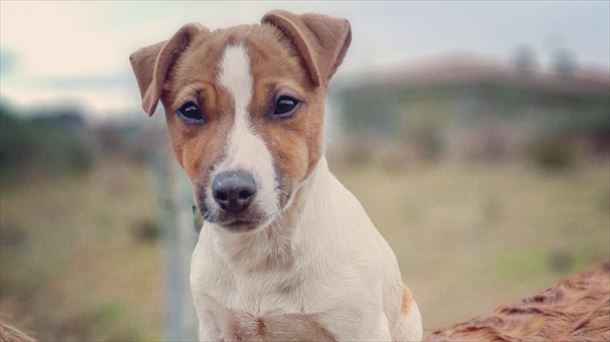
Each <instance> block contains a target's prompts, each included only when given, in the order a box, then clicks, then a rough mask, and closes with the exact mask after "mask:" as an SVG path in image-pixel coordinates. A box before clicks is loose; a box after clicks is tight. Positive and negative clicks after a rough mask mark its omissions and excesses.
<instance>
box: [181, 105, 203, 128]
mask: <svg viewBox="0 0 610 342" xmlns="http://www.w3.org/2000/svg"><path fill="white" fill-rule="evenodd" d="M178 114H179V115H180V116H181V117H182V119H183V120H184V121H186V122H192V123H199V122H202V121H203V115H202V113H201V109H199V107H198V106H197V105H196V104H195V103H194V102H192V101H189V102H187V103H185V104H183V105H182V106H181V107H180V108H179V109H178Z"/></svg>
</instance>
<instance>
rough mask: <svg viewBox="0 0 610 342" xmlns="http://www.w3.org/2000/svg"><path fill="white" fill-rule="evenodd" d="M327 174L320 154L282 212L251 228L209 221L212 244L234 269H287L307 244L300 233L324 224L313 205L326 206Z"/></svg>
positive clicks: (328, 172) (249, 270) (324, 158)
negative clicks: (228, 227) (233, 228)
mask: <svg viewBox="0 0 610 342" xmlns="http://www.w3.org/2000/svg"><path fill="white" fill-rule="evenodd" d="M330 176H331V175H330V170H329V169H328V164H327V161H326V157H324V156H322V157H321V159H320V161H319V162H318V164H317V165H316V167H315V168H314V170H313V171H312V173H311V174H310V175H309V177H308V178H307V179H305V180H304V181H303V182H302V183H301V184H300V185H299V186H298V188H297V190H296V191H295V195H294V196H293V198H291V200H290V201H289V203H288V204H287V206H286V208H285V209H284V210H283V211H282V213H281V215H280V216H277V217H275V218H274V219H273V220H272V221H271V222H270V223H268V224H267V226H266V227H262V228H259V229H257V230H256V231H254V232H246V233H244V232H239V233H236V232H230V231H227V230H225V229H223V228H221V227H216V226H213V225H210V227H209V229H211V230H212V234H211V235H212V236H213V239H214V241H213V244H214V248H215V249H216V251H217V252H218V253H219V254H220V255H221V256H223V259H225V261H226V262H227V264H228V266H230V267H232V268H233V269H234V270H242V271H245V272H257V271H263V270H277V269H287V270H288V269H290V268H291V267H292V266H293V265H294V262H295V260H296V258H299V257H302V255H301V253H299V250H303V248H304V246H303V244H306V242H304V241H302V240H303V235H307V234H308V233H313V232H312V231H308V230H309V229H310V228H311V227H312V226H316V228H317V227H320V226H323V224H322V222H319V220H323V219H324V217H323V215H322V214H321V213H319V212H318V213H316V212H315V211H316V210H315V209H314V208H312V206H315V207H318V206H320V205H323V206H325V207H326V208H328V206H327V205H325V204H324V203H322V202H323V201H325V200H326V196H324V193H327V192H328V191H330V189H328V184H329V182H328V180H329V177H330ZM204 229H205V227H204ZM297 240H298V241H297ZM305 248H306V247H305Z"/></svg>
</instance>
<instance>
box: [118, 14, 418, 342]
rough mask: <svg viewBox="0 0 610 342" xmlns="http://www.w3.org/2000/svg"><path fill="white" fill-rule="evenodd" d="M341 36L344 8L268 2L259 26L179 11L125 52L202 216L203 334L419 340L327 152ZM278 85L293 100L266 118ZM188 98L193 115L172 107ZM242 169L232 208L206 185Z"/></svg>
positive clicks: (405, 295) (199, 295)
mask: <svg viewBox="0 0 610 342" xmlns="http://www.w3.org/2000/svg"><path fill="white" fill-rule="evenodd" d="M350 40H351V30H350V25H349V22H348V21H347V20H344V19H336V18H331V17H328V16H324V15H318V14H303V15H295V14H293V13H290V12H286V11H272V12H270V13H267V14H266V15H265V16H264V17H263V19H262V21H261V24H258V25H244V26H236V27H230V28H226V29H218V30H215V31H209V30H208V29H206V28H204V27H201V26H199V25H194V24H188V25H185V26H184V27H182V28H181V29H180V30H179V31H178V32H177V33H176V34H175V35H174V36H173V37H172V38H171V39H170V40H168V41H164V42H161V43H157V44H155V45H152V46H149V47H145V48H142V49H140V50H138V51H136V52H135V53H134V54H132V55H131V56H130V60H131V63H132V67H133V69H134V73H135V75H136V78H137V81H138V85H139V87H140V91H141V94H142V99H143V102H142V104H143V108H144V110H145V111H146V112H147V113H149V114H150V115H152V113H153V112H154V111H155V108H156V106H157V103H158V101H159V100H160V101H161V102H162V104H163V106H164V108H165V112H166V119H167V125H168V130H169V135H170V138H171V142H172V146H173V149H174V152H175V155H176V158H177V160H178V162H179V163H180V165H181V166H182V167H183V168H184V170H185V171H186V173H187V175H188V176H189V178H190V180H191V181H192V183H193V187H194V194H195V198H196V200H197V202H198V206H199V208H200V210H201V212H202V214H203V215H204V218H205V223H204V225H203V228H202V230H201V234H200V236H199V241H198V242H197V246H196V248H195V251H194V252H193V257H192V263H191V288H192V293H193V297H194V300H195V308H196V311H197V315H198V318H199V334H200V335H199V338H200V340H203V341H222V340H224V341H229V340H244V341H245V340H248V341H249V340H261V341H272V340H277V341H280V340H336V341H348V340H349V341H356V340H357V341H364V340H370V341H389V340H421V337H422V326H421V318H420V314H419V310H418V308H417V305H416V304H415V301H414V300H413V299H412V296H411V293H410V292H409V290H408V289H407V288H406V287H405V286H404V285H403V283H402V280H401V275H400V271H399V268H398V264H397V261H396V258H395V256H394V253H393V252H392V250H391V249H390V247H389V246H388V244H387V243H386V241H385V240H384V239H383V237H382V236H381V235H380V234H379V232H378V231H377V230H376V229H375V226H374V225H373V223H372V222H371V220H370V219H369V218H368V216H367V214H366V212H365V211H364V209H363V208H362V206H361V204H360V203H359V202H358V200H357V199H356V198H355V197H354V196H353V195H352V194H351V193H350V192H349V191H348V190H347V189H346V188H345V187H344V186H343V185H342V184H341V183H340V182H339V181H338V180H337V179H336V178H335V177H334V176H333V175H332V173H331V172H330V171H329V169H328V165H327V162H326V159H325V157H324V150H323V136H322V135H323V133H322V132H323V119H324V104H325V100H326V95H327V88H328V83H329V81H330V79H331V77H332V76H333V74H334V73H335V71H336V70H337V68H338V67H339V65H340V64H341V62H342V60H343V57H344V56H345V54H346V52H347V49H348V47H349V44H350ZM283 95H288V96H290V97H291V98H294V99H296V100H298V105H297V107H296V109H295V110H294V113H293V114H292V115H290V116H287V117H275V116H274V115H273V113H274V108H275V106H276V105H277V101H278V98H279V97H281V96H283ZM185 103H194V104H196V106H197V107H198V108H200V110H201V112H202V114H201V116H202V120H199V121H197V122H196V123H193V122H189V121H188V120H185V119H184V117H182V116H180V115H178V113H177V112H178V111H179V110H180V108H181V107H182V106H184V104H185ZM371 115H374V113H371ZM237 170H239V171H244V172H247V173H248V174H249V175H251V176H252V178H253V180H254V181H255V183H256V192H255V196H254V199H253V200H252V203H251V204H249V205H248V207H247V209H245V210H243V211H241V212H239V213H237V214H236V213H231V212H227V211H226V210H223V208H224V207H222V206H219V204H218V203H216V202H218V201H215V199H214V198H215V196H216V195H214V194H213V193H212V185H211V184H212V183H213V182H214V180H215V177H217V176H218V175H219V174H221V173H223V172H232V171H237ZM213 197H214V198H213ZM219 203H220V202H219Z"/></svg>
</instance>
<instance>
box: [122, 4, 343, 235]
mask: <svg viewBox="0 0 610 342" xmlns="http://www.w3.org/2000/svg"><path fill="white" fill-rule="evenodd" d="M350 38H351V34H350V25H349V22H348V21H347V20H344V19H335V18H331V17H328V16H324V15H318V14H303V15H295V14H292V13H289V12H286V11H272V12H270V13H268V14H266V15H265V16H264V17H263V19H262V21H261V24H260V25H249V26H245V25H244V26H236V27H231V28H227V29H219V30H215V31H209V30H208V29H206V28H204V27H202V26H199V25H195V24H187V25H185V26H183V27H182V28H181V29H180V30H179V31H178V32H177V33H176V34H174V36H173V37H172V38H170V39H169V40H168V41H164V42H160V43H157V44H155V45H152V46H148V47H145V48H142V49H140V50H138V51H136V52H134V53H133V54H132V55H131V56H130V61H131V65H132V67H133V70H134V73H135V75H136V78H137V81H138V85H139V88H140V93H141V94H142V106H143V108H144V110H145V111H146V112H147V113H148V114H149V115H152V114H153V112H154V111H155V108H156V107H157V103H158V102H159V100H161V102H162V104H163V107H164V108H165V113H166V119H167V126H168V129H169V135H170V138H171V142H172V145H173V149H174V152H175V155H176V159H177V160H178V162H179V163H180V165H182V167H183V168H184V170H185V171H186V173H187V174H188V176H189V178H190V180H191V181H192V183H193V186H194V191H195V197H196V199H197V202H198V206H199V209H200V210H201V212H202V214H203V216H204V218H205V219H206V220H208V221H211V222H216V223H218V224H219V225H221V226H223V227H226V228H230V229H233V230H250V229H254V228H256V227H259V226H261V225H263V224H264V223H266V222H269V221H270V220H272V219H273V218H274V217H276V216H277V215H278V214H279V213H281V211H282V210H283V209H284V208H285V207H286V205H287V203H289V199H290V198H291V197H292V196H294V192H295V189H297V187H298V185H299V184H300V183H301V182H302V181H303V180H304V179H305V178H307V176H308V175H309V174H310V173H311V172H312V170H313V168H314V166H315V165H316V164H317V162H318V160H319V159H320V157H321V155H322V129H323V127H322V126H323V119H324V104H325V99H326V91H327V86H328V82H329V80H330V79H331V77H332V76H333V74H334V73H335V71H336V70H337V68H338V67H339V65H340V64H341V61H342V60H343V57H344V56H345V53H346V51H347V48H348V46H349V43H350Z"/></svg>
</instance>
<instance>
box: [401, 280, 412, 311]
mask: <svg viewBox="0 0 610 342" xmlns="http://www.w3.org/2000/svg"><path fill="white" fill-rule="evenodd" d="M412 301H413V296H412V294H411V291H410V290H409V288H408V287H407V285H405V284H402V305H401V306H400V312H402V314H403V315H407V314H408V313H409V310H411V302H412Z"/></svg>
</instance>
